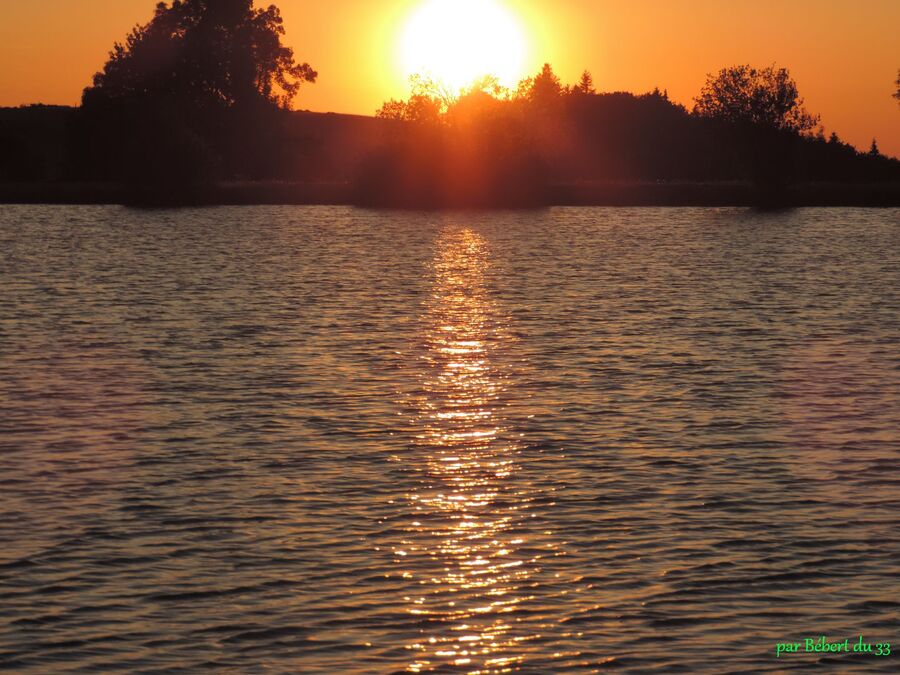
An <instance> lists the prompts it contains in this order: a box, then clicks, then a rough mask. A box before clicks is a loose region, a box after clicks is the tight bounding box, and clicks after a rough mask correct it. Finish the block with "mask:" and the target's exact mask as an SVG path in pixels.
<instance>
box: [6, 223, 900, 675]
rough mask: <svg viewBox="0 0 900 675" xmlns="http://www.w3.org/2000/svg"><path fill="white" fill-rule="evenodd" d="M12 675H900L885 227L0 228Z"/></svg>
mask: <svg viewBox="0 0 900 675" xmlns="http://www.w3.org/2000/svg"><path fill="white" fill-rule="evenodd" d="M0 281H2V289H3V292H2V294H0V669H5V670H9V671H12V672H16V673H26V674H35V675H44V674H46V673H56V672H60V673H62V672H66V673H69V672H72V673H76V672H81V673H97V672H104V673H161V672H185V671H213V672H224V673H248V672H278V673H281V672H284V673H305V674H313V673H314V674H318V673H322V674H337V673H349V674H362V673H404V672H412V673H417V672H421V673H426V672H454V673H481V674H484V673H507V672H521V673H540V674H544V675H550V674H553V673H570V672H571V673H589V672H600V671H603V672H605V671H606V670H607V669H609V670H611V671H613V672H620V673H652V672H696V673H723V672H734V673H739V672H740V673H758V672H766V671H779V672H783V671H786V670H793V669H808V668H809V667H813V666H815V667H817V668H818V669H824V670H827V671H831V672H836V673H845V672H848V671H850V670H858V669H866V671H867V672H886V673H887V672H897V658H898V657H897V655H896V651H898V650H900V644H895V646H894V648H893V649H894V652H895V654H894V655H892V656H890V657H885V656H880V657H879V656H877V655H875V654H874V653H873V654H859V653H849V654H848V653H823V652H810V653H806V652H805V650H804V648H803V647H801V651H800V653H787V654H781V655H780V656H779V657H777V658H776V645H777V644H778V643H801V644H803V645H804V646H805V640H806V638H813V639H816V640H818V639H819V638H820V637H821V636H823V635H824V636H827V639H828V641H833V642H837V641H843V640H845V639H848V638H849V640H850V643H851V647H852V645H853V644H855V643H856V642H857V640H858V638H859V636H860V635H862V636H864V641H865V642H866V643H872V644H873V645H878V644H883V643H885V642H893V643H900V631H898V627H900V599H898V596H900V471H898V456H900V210H897V209H893V210H890V209H887V210H865V209H834V210H823V209H806V210H793V211H773V212H759V211H753V210H747V209H708V208H707V209H653V208H645V209H640V208H637V209H613V208H584V209H577V208H570V209H567V208H554V209H548V210H544V211H536V212H495V213H479V212H470V213H464V212H460V213H414V212H387V211H384V212H378V211H365V210H355V209H352V208H344V207H340V208H337V207H310V208H306V207H302V208H301V207H222V208H210V209H196V210H172V211H165V210H162V211H140V210H129V209H125V208H120V207H64V206H62V207H41V206H28V207H26V206H21V207H18V206H5V207H3V209H2V211H0Z"/></svg>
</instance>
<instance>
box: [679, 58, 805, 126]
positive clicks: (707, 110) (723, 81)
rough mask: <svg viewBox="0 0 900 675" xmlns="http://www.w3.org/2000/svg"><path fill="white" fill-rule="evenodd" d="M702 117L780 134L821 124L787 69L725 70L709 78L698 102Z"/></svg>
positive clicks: (745, 67)
mask: <svg viewBox="0 0 900 675" xmlns="http://www.w3.org/2000/svg"><path fill="white" fill-rule="evenodd" d="M695 103H696V105H695V106H694V112H695V113H696V114H698V115H700V116H702V117H708V118H711V119H716V120H721V121H725V122H731V123H737V124H749V125H755V126H761V127H767V128H770V129H775V130H778V131H793V132H797V133H801V134H802V133H806V132H808V131H809V130H811V129H813V128H814V127H815V126H816V124H817V123H818V121H819V118H818V117H817V116H815V115H811V114H809V113H808V112H807V111H806V109H805V108H804V107H803V99H802V98H800V93H799V91H798V90H797V83H796V82H794V80H793V79H792V78H791V74H790V73H789V72H788V70H787V68H777V69H776V68H775V67H774V66H769V67H768V68H762V69H757V68H752V67H750V66H747V65H743V66H733V67H731V68H724V69H722V70H721V71H719V73H718V74H717V75H709V76H708V77H707V80H706V84H705V85H704V86H703V89H702V90H701V91H700V95H699V96H698V97H697V99H696V101H695Z"/></svg>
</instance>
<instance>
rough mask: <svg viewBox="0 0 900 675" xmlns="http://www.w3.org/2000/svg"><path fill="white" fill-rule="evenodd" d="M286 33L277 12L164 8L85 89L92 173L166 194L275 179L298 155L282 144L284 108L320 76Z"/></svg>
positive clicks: (247, 3)
mask: <svg viewBox="0 0 900 675" xmlns="http://www.w3.org/2000/svg"><path fill="white" fill-rule="evenodd" d="M283 35H284V27H283V24H282V18H281V14H280V12H279V10H278V8H277V7H275V6H274V5H271V6H269V7H267V8H265V9H256V8H254V7H253V2H252V0H174V2H171V4H167V3H164V2H160V3H159V4H158V5H157V6H156V11H155V13H154V16H153V18H152V19H151V21H150V22H149V23H147V24H146V25H143V26H137V27H136V28H135V29H134V30H133V31H132V32H131V34H130V35H129V36H128V37H127V39H126V40H125V42H124V43H116V45H115V46H114V47H113V50H112V51H111V52H110V55H109V59H108V61H107V62H106V64H105V66H104V68H103V70H102V71H100V72H99V73H97V74H96V75H95V76H94V81H93V85H92V86H91V87H88V88H87V89H85V91H84V95H83V98H82V103H83V105H82V109H83V111H84V115H85V125H86V126H87V128H88V131H87V132H86V136H87V137H88V138H89V139H90V140H89V141H88V142H87V145H88V147H89V152H90V153H91V154H92V157H93V159H92V165H93V173H95V174H97V175H99V176H101V177H116V178H124V179H125V180H127V181H128V182H130V183H132V184H134V185H136V186H141V187H142V188H144V187H148V186H153V185H160V184H164V185H165V186H166V190H169V189H173V188H175V187H178V186H184V185H189V184H192V183H198V182H204V181H206V180H209V179H212V178H215V177H218V176H225V177H234V178H264V177H270V176H272V175H275V174H277V173H278V170H279V165H280V164H281V163H283V162H286V161H287V155H289V154H292V152H296V148H294V149H293V150H292V149H291V148H289V147H287V146H286V145H285V144H284V142H283V136H284V134H283V132H282V127H283V125H284V123H285V122H286V118H285V115H286V112H285V111H286V110H287V109H288V108H289V106H290V104H291V101H292V100H293V99H294V97H295V96H296V94H297V92H298V90H299V88H300V86H301V84H302V83H304V82H315V80H316V77H317V73H316V72H315V70H313V69H312V68H311V67H310V66H309V64H306V63H297V62H296V61H295V59H294V53H293V51H292V50H291V49H290V48H289V47H286V46H285V45H284V44H282V37H283Z"/></svg>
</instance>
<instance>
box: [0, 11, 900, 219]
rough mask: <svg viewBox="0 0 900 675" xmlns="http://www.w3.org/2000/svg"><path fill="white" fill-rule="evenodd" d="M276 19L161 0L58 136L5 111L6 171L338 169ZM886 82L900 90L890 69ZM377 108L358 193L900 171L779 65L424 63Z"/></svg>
mask: <svg viewBox="0 0 900 675" xmlns="http://www.w3.org/2000/svg"><path fill="white" fill-rule="evenodd" d="M284 33H285V31H284V25H283V19H282V16H281V13H280V11H279V10H278V8H277V7H276V6H274V5H272V6H268V7H265V8H256V7H254V3H253V1H252V0H174V1H173V2H170V3H165V2H160V3H159V4H158V5H157V6H156V9H155V12H154V14H153V17H152V19H151V20H150V21H149V22H148V23H147V24H144V25H139V26H137V27H135V28H134V30H133V31H132V32H131V33H130V34H129V35H128V36H127V37H126V39H125V41H124V42H122V43H117V44H115V45H114V47H113V49H112V51H111V52H110V54H109V58H108V60H107V62H106V63H105V65H104V66H103V68H102V70H100V72H98V73H97V74H96V75H95V76H94V78H93V82H92V83H91V85H90V86H88V87H87V88H86V89H85V91H84V94H83V97H82V105H81V107H80V109H79V110H78V111H77V114H74V115H71V116H69V117H67V118H66V122H65V126H66V129H65V133H64V138H65V142H64V146H65V147H63V148H61V149H59V148H57V149H56V150H53V149H51V148H48V147H44V146H47V145H49V143H48V142H46V139H45V138H44V137H45V136H46V137H51V136H52V133H58V134H61V133H62V132H59V130H54V129H52V128H51V127H52V126H53V125H58V124H59V122H58V121H57V120H58V119H59V116H58V115H56V113H55V111H53V110H50V109H43V110H40V111H39V110H35V111H33V115H31V116H30V117H28V118H27V119H26V120H25V122H26V123H25V124H24V125H20V127H19V128H18V131H15V132H14V133H13V132H8V131H4V129H5V128H6V127H4V116H3V115H2V114H0V180H3V179H6V180H10V179H14V178H16V177H17V176H18V177H25V178H27V177H29V176H30V177H33V178H34V179H40V178H41V177H42V174H41V170H40V167H39V166H38V165H39V164H40V163H39V162H36V161H34V156H35V155H37V154H40V155H42V156H47V155H48V154H53V155H55V154H59V155H61V157H59V158H55V157H54V159H53V161H54V162H57V163H58V164H59V165H60V166H61V167H62V168H61V169H59V171H57V173H59V174H60V175H61V176H62V177H64V178H68V179H77V180H88V181H118V182H125V183H128V184H131V185H134V186H139V187H142V188H146V189H148V190H172V189H181V188H185V187H186V186H187V187H189V186H191V185H196V184H202V183H207V182H214V181H222V180H252V181H259V180H298V179H304V180H326V179H331V178H334V177H335V176H336V175H339V173H336V172H335V171H334V170H333V165H334V164H336V163H337V160H334V157H335V156H336V155H337V154H340V153H338V152H337V151H336V150H335V148H334V147H332V146H334V145H336V144H338V140H339V139H336V138H335V136H334V135H332V136H327V137H321V136H320V137H317V136H316V133H315V132H313V131H310V130H309V128H308V127H305V126H304V124H305V123H304V122H303V121H302V120H301V119H300V118H299V117H298V116H297V114H295V113H293V112H292V111H291V107H292V102H293V101H294V99H295V97H296V96H297V94H298V93H299V92H300V90H301V87H302V86H303V85H306V84H312V83H314V82H316V80H317V77H318V74H317V72H316V71H315V69H314V68H313V67H312V66H310V65H309V64H308V63H305V62H301V61H299V60H298V59H296V57H295V54H294V52H293V51H292V50H291V49H290V48H289V47H287V46H286V45H285V44H284V41H283V37H284ZM896 84H897V91H896V93H895V94H894V95H895V96H897V98H898V100H900V73H898V80H897V83H896ZM376 117H377V118H378V119H379V120H380V122H379V124H380V126H379V127H378V130H377V136H378V139H377V140H378V143H377V144H378V146H379V147H380V149H379V150H378V151H377V152H368V151H365V153H364V154H365V158H364V161H362V160H363V158H362V157H356V160H359V161H356V162H355V164H356V165H358V171H355V173H354V175H355V179H356V182H357V184H358V190H359V195H360V199H361V200H362V201H366V200H371V201H378V200H387V201H390V200H391V199H395V200H397V201H404V200H405V201H410V200H411V201H419V202H421V203H431V202H436V203H439V202H441V200H442V199H445V197H446V196H447V195H455V196H454V197H452V199H451V201H452V200H453V199H457V200H460V201H463V202H466V201H469V202H473V203H479V202H492V201H512V202H514V201H516V200H522V199H529V200H540V199H541V198H542V194H543V192H544V191H545V190H546V189H547V186H549V185H551V184H557V183H567V182H569V183H571V182H578V181H594V180H596V181H611V180H621V181H741V180H743V181H746V180H751V181H754V182H755V183H756V184H757V185H759V186H760V187H761V188H762V189H766V190H778V189H781V188H783V186H785V185H786V184H788V183H789V182H790V181H792V180H802V181H855V180H870V181H876V180H881V181H885V180H897V179H898V178H900V162H897V161H896V160H892V159H888V158H886V157H884V156H883V155H881V153H880V152H879V150H878V146H877V143H876V142H875V141H873V143H872V147H871V148H870V149H869V152H865V153H864V152H858V151H857V150H856V149H855V148H853V147H851V146H850V145H848V144H846V143H844V142H842V141H841V139H840V138H839V137H838V136H837V135H836V134H834V133H832V134H831V136H830V137H829V138H826V137H825V133H824V129H823V128H822V127H821V126H820V124H819V118H818V117H817V116H816V115H813V114H811V113H810V112H809V111H807V110H806V108H805V106H804V102H803V99H802V97H801V96H800V93H799V90H798V87H797V84H796V82H795V81H794V80H793V78H792V77H791V75H790V73H789V72H788V70H787V69H785V68H779V67H776V66H769V67H764V68H755V67H751V66H749V65H738V66H734V67H729V68H725V69H723V70H721V71H720V72H718V73H715V74H712V75H710V76H709V77H708V79H707V81H706V84H705V85H704V86H703V88H702V90H701V91H700V92H699V94H698V96H697V98H696V99H695V101H694V103H693V106H692V107H691V108H690V109H688V108H686V107H685V106H682V105H679V104H677V103H675V102H673V101H671V100H670V99H669V97H668V94H667V93H666V92H665V91H661V90H659V89H656V90H654V91H652V92H649V93H646V94H640V95H636V94H631V93H627V92H602V91H599V90H598V87H597V85H596V84H595V82H594V78H593V77H592V75H591V74H590V73H589V72H587V71H585V72H584V73H583V74H582V76H581V77H580V79H579V81H578V82H576V83H574V84H568V85H567V84H563V83H562V82H561V80H560V78H559V77H558V76H557V75H556V73H555V72H554V71H553V68H552V67H551V66H550V65H549V64H547V65H545V66H544V67H543V68H542V69H541V71H540V72H539V73H537V74H535V75H534V76H533V77H530V78H526V79H525V80H523V81H522V82H521V83H519V85H518V86H517V87H515V88H513V89H508V88H505V87H503V86H501V85H500V83H499V82H498V81H497V79H496V78H492V77H485V78H483V79H481V80H479V81H478V82H476V83H474V84H473V85H472V86H471V87H469V88H467V89H466V90H465V91H462V92H452V91H449V90H447V89H446V88H445V87H442V86H441V85H440V83H437V82H435V81H433V80H428V79H426V78H422V77H417V78H414V79H413V81H412V92H411V95H410V96H409V98H408V99H406V100H402V101H398V100H391V101H388V102H386V103H385V104H384V105H383V106H382V107H381V109H380V110H379V111H378V112H377V114H376ZM372 129H373V127H366V130H365V131H364V132H362V131H361V132H359V133H358V134H357V136H356V137H354V140H353V141H347V142H345V143H344V145H347V144H356V145H357V146H359V147H360V148H362V146H363V145H366V144H364V143H362V142H360V141H359V139H360V138H364V137H366V135H368V137H367V138H368V140H369V141H371V142H370V143H368V145H374V144H375V142H374V140H373V139H374V135H375V134H376V132H375V131H373V130H372ZM54 137H55V136H54ZM357 137H358V138H357ZM317 143H318V147H316V148H315V149H314V150H311V146H312V145H315V144H317ZM367 147H368V146H367ZM35 148H37V150H35ZM343 154H345V155H347V156H348V157H349V156H353V154H352V153H347V152H344V153H343ZM359 154H360V155H361V154H363V150H362V149H360V150H359ZM341 161H344V160H341ZM348 162H349V160H347V161H345V164H346V163H348ZM340 175H343V176H344V177H346V173H345V174H340Z"/></svg>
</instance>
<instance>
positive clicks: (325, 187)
mask: <svg viewBox="0 0 900 675" xmlns="http://www.w3.org/2000/svg"><path fill="white" fill-rule="evenodd" d="M161 195H162V198H160V196H161ZM0 204H56V205H67V204H71V205H113V204H115V205H128V206H148V207H154V206H158V207H179V206H253V205H289V206H314V205H319V206H355V205H361V204H360V203H359V201H358V200H357V199H356V198H355V192H354V189H353V186H352V185H351V184H350V183H337V182H331V183H294V182H279V181H267V182H228V183H218V184H215V185H209V186H203V187H198V188H196V189H193V190H190V191H184V192H181V193H174V194H173V193H172V192H171V191H167V192H161V191H156V192H150V191H144V192H137V193H136V192H135V191H134V190H133V189H129V188H128V187H126V186H123V185H117V184H110V183H78V182H54V183H24V182H23V183H0ZM365 206H373V207H375V208H404V207H410V206H416V205H413V204H400V203H398V204H392V203H383V204H365ZM418 206H421V205H418ZM452 206H466V205H465V204H460V205H453V204H447V205H444V204H435V205H434V207H435V208H442V207H448V208H449V207H452ZM481 206H487V207H496V208H502V207H504V206H512V207H515V206H516V205H515V204H496V205H481ZM549 206H684V207H704V206H705V207H718V206H741V207H748V206H750V207H752V206H772V207H786V208H790V207H873V208H896V207H900V182H895V183H806V184H797V185H793V186H790V187H788V188H786V189H785V190H784V191H782V192H780V193H779V194H778V195H777V196H773V195H769V196H767V195H765V194H764V193H761V192H760V191H759V190H758V189H757V188H755V187H754V186H753V185H752V184H750V183H738V182H734V183H713V182H656V183H649V182H648V183H644V182H591V183H588V182H583V183H571V184H564V185H554V186H551V187H550V188H549V190H548V192H547V199H546V200H544V201H542V203H541V204H540V205H538V208H540V207H549ZM531 207H532V208H534V207H535V205H531Z"/></svg>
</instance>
